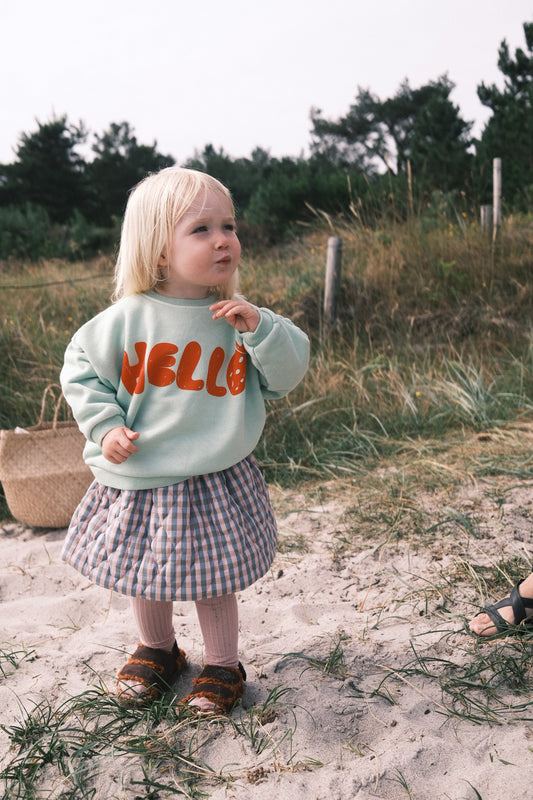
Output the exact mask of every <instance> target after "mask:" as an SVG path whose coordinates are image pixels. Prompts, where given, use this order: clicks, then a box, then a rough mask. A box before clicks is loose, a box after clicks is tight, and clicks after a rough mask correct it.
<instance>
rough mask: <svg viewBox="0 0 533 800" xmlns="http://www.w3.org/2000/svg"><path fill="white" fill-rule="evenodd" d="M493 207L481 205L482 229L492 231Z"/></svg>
mask: <svg viewBox="0 0 533 800" xmlns="http://www.w3.org/2000/svg"><path fill="white" fill-rule="evenodd" d="M492 212H493V208H492V206H489V205H487V206H481V227H482V229H483V231H488V232H489V233H492V228H493V224H492V219H493V213H492Z"/></svg>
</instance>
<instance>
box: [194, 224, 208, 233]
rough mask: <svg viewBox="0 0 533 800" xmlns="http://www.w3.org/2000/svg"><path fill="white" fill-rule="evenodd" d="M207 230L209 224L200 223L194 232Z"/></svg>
mask: <svg viewBox="0 0 533 800" xmlns="http://www.w3.org/2000/svg"><path fill="white" fill-rule="evenodd" d="M206 230H207V225H198V227H197V228H195V229H194V230H193V233H205V232H206Z"/></svg>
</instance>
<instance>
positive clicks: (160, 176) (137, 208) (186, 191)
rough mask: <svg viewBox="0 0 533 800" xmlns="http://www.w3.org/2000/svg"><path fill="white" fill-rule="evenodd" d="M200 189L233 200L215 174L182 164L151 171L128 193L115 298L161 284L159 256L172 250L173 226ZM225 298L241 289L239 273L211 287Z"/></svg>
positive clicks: (117, 265)
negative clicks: (186, 167)
mask: <svg viewBox="0 0 533 800" xmlns="http://www.w3.org/2000/svg"><path fill="white" fill-rule="evenodd" d="M202 191H204V192H205V191H214V192H217V193H219V194H221V195H222V196H223V197H225V198H226V200H227V201H228V202H229V204H230V207H231V213H232V214H234V213H235V209H234V205H233V200H232V197H231V194H230V192H229V190H228V189H226V187H225V186H224V185H223V184H222V183H220V181H218V180H217V179H216V178H213V177H212V176H211V175H207V174H206V173H204V172H198V171H197V170H193V169H185V168H183V167H167V168H166V169H162V170H161V171H160V172H157V173H155V174H153V175H148V177H146V178H144V180H142V181H141V182H140V183H138V184H137V186H135V187H134V189H133V190H132V193H131V194H130V197H129V200H128V203H127V206H126V211H125V214H124V221H123V223H122V233H121V237H120V249H119V252H118V257H117V263H116V268H115V293H114V298H115V299H116V300H118V299H119V298H121V297H127V296H128V295H132V294H140V293H141V292H147V291H149V290H151V289H154V288H155V287H156V285H157V284H158V283H160V282H161V272H160V267H159V260H160V258H161V254H162V253H168V252H170V247H171V244H172V237H173V233H174V228H175V227H176V225H177V224H178V222H179V221H180V220H181V218H182V217H183V215H184V214H186V213H187V211H188V210H189V208H190V207H191V205H192V203H193V202H194V201H195V200H196V198H197V197H198V195H199V193H200V192H202ZM212 289H213V292H214V293H215V294H216V295H217V296H218V297H219V298H220V299H221V300H224V299H230V298H232V297H233V296H234V294H235V291H236V289H237V273H236V272H235V273H234V274H233V275H232V277H231V278H230V279H229V280H228V281H227V283H224V284H221V285H220V286H213V287H212Z"/></svg>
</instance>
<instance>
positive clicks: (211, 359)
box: [61, 292, 309, 489]
mask: <svg viewBox="0 0 533 800" xmlns="http://www.w3.org/2000/svg"><path fill="white" fill-rule="evenodd" d="M215 301H216V298H215V297H209V298H206V299H205V300H181V299H175V298H170V297H165V296H162V295H159V294H156V293H155V292H147V293H146V294H140V295H132V296H130V297H126V298H124V299H122V300H119V301H118V302H117V303H115V304H114V305H112V306H110V307H109V308H107V309H105V310H104V311H102V312H101V313H100V314H98V315H97V316H96V317H94V318H93V319H91V320H90V321H89V322H87V323H86V324H85V325H83V326H82V327H81V328H80V329H79V330H78V331H77V333H76V334H75V335H74V336H73V338H72V341H71V342H70V344H69V346H68V348H67V350H66V353H65V363H64V366H63V369H62V371H61V384H62V387H63V393H64V395H65V397H66V399H67V401H68V403H69V405H70V406H71V408H72V412H73V414H74V417H75V419H76V421H77V422H78V425H79V427H80V429H81V431H82V432H83V434H84V435H85V437H86V439H87V443H86V446H85V450H84V458H85V461H86V462H87V464H88V465H89V467H90V468H91V470H92V471H93V474H94V476H95V478H96V480H97V481H99V482H100V483H103V484H105V485H106V486H111V487H113V488H117V489H152V488H155V487H159V486H169V485H171V484H173V483H178V482H179V481H183V480H186V479H187V478H190V477H192V476H193V475H202V474H205V473H208V472H218V471H220V470H223V469H226V468H227V467H230V466H232V465H233V464H236V463H237V462H238V461H240V460H241V459H243V458H245V457H246V456H248V455H250V453H251V452H252V451H253V449H254V448H255V446H256V445H257V443H258V441H259V438H260V436H261V433H262V431H263V427H264V422H265V402H264V401H265V399H266V398H278V397H283V396H284V395H285V394H287V393H288V392H289V391H290V390H291V389H293V388H294V387H295V386H296V385H297V384H298V383H299V382H300V381H301V380H302V378H303V376H304V375H305V372H306V370H307V366H308V359H309V340H308V338H307V336H306V335H305V333H303V331H301V330H300V329H299V328H297V327H296V326H295V325H294V324H293V323H292V322H291V321H290V320H288V319H285V318H284V317H280V316H278V315H276V314H274V313H273V312H272V311H270V310H268V309H266V308H261V309H259V312H260V316H261V319H260V322H259V325H258V327H257V329H256V330H255V331H254V332H253V333H242V334H241V333H239V332H238V331H236V330H235V329H234V328H233V327H232V326H231V325H230V324H229V323H228V322H227V321H226V320H224V319H218V320H214V319H213V312H212V311H210V310H209V306H210V305H212V304H213V303H214V302H215ZM121 425H125V426H126V427H127V428H131V429H132V430H134V431H136V432H138V433H139V438H138V439H136V441H135V444H136V445H137V446H138V448H139V452H137V453H134V454H133V455H131V456H130V457H129V458H128V459H127V460H126V461H125V462H124V463H123V464H112V463H111V462H110V461H107V460H106V459H105V458H104V456H103V455H102V449H101V443H102V439H103V438H104V436H105V434H106V433H108V432H109V431H110V430H112V429H113V428H116V427H118V426H121Z"/></svg>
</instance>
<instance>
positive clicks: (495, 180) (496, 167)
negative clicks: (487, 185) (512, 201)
mask: <svg viewBox="0 0 533 800" xmlns="http://www.w3.org/2000/svg"><path fill="white" fill-rule="evenodd" d="M492 203H493V207H494V211H493V216H492V224H493V228H492V237H493V239H496V234H497V233H498V229H499V227H500V225H501V222H502V160H501V158H495V159H494V161H493V162H492Z"/></svg>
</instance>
